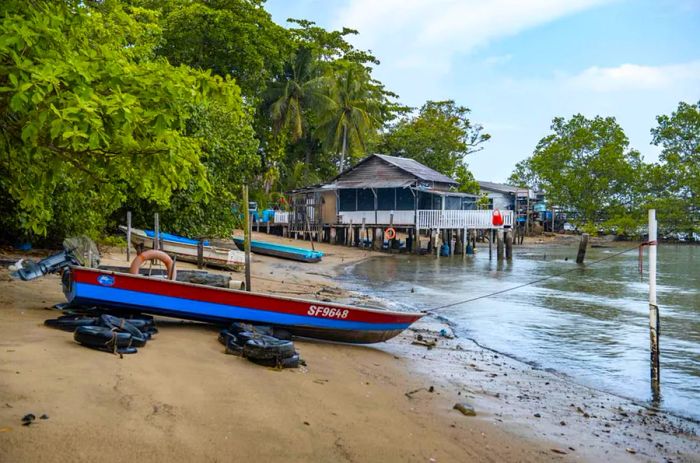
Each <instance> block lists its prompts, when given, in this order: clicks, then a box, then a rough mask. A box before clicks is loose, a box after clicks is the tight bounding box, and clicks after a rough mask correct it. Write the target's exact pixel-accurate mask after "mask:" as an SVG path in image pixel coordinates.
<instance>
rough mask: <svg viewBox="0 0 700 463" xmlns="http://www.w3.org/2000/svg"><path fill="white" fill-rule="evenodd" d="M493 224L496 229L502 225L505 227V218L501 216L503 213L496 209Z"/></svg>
mask: <svg viewBox="0 0 700 463" xmlns="http://www.w3.org/2000/svg"><path fill="white" fill-rule="evenodd" d="M491 223H492V224H493V226H494V227H500V226H501V225H503V216H502V215H501V211H499V210H498V209H494V211H493V217H492V218H491Z"/></svg>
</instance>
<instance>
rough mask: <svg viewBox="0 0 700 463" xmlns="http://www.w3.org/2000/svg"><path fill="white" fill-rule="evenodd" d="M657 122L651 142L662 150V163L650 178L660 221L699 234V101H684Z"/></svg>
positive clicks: (653, 199) (677, 228) (652, 195)
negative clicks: (693, 102)
mask: <svg viewBox="0 0 700 463" xmlns="http://www.w3.org/2000/svg"><path fill="white" fill-rule="evenodd" d="M656 121H657V123H658V126H657V127H656V128H654V129H652V131H651V133H652V137H653V138H652V143H653V144H654V145H657V146H661V148H662V151H661V156H660V160H661V164H660V165H659V166H655V168H654V169H653V171H652V172H650V175H649V179H650V184H651V185H650V190H651V195H650V196H651V200H652V201H653V204H654V205H655V206H656V207H657V209H658V217H659V221H660V223H661V224H662V226H663V225H665V227H669V225H670V228H671V229H672V230H674V231H675V230H679V231H700V102H698V103H696V104H688V103H685V102H681V103H679V105H678V108H677V109H676V111H674V112H673V113H672V114H671V115H670V116H667V115H661V116H658V117H657V118H656Z"/></svg>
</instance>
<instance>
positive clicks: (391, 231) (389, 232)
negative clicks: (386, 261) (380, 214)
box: [384, 227, 396, 241]
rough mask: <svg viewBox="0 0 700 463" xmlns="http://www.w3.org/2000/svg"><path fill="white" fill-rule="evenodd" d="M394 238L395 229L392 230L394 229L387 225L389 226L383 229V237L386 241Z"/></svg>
mask: <svg viewBox="0 0 700 463" xmlns="http://www.w3.org/2000/svg"><path fill="white" fill-rule="evenodd" d="M394 238H396V230H394V229H393V228H391V227H389V228H387V229H386V230H384V239H385V240H387V241H388V240H393V239H394Z"/></svg>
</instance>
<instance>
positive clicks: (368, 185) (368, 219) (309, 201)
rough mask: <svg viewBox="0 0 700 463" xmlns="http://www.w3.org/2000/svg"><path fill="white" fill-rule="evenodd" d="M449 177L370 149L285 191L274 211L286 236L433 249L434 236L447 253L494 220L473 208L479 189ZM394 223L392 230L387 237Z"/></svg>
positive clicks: (507, 215)
mask: <svg viewBox="0 0 700 463" xmlns="http://www.w3.org/2000/svg"><path fill="white" fill-rule="evenodd" d="M457 185H458V183H457V182H455V181H454V180H453V179H451V178H450V177H447V176H445V175H443V174H441V173H439V172H436V171H435V170H433V169H430V168H429V167H427V166H425V165H423V164H421V163H419V162H417V161H415V160H413V159H408V158H401V157H396V156H387V155H382V154H373V155H371V156H368V157H366V158H365V159H363V160H362V161H360V162H359V163H357V164H356V165H354V166H352V167H350V168H349V169H347V170H345V171H344V172H342V173H341V174H339V175H338V176H337V177H335V178H334V179H332V180H331V181H330V182H329V183H326V184H322V185H314V186H310V187H307V188H302V189H298V190H294V191H291V192H288V195H287V196H288V198H289V199H288V202H289V210H288V211H286V212H282V211H278V212H277V213H275V218H274V222H275V224H278V225H281V226H283V227H284V233H285V234H287V235H289V236H311V237H313V238H315V239H316V240H319V241H327V242H330V243H338V244H347V245H366V246H372V247H373V248H375V249H378V248H381V247H382V246H387V242H388V245H389V246H390V247H394V248H398V247H402V248H405V249H406V250H408V251H413V252H419V251H421V250H426V249H428V250H432V249H434V247H435V245H436V243H437V240H438V238H440V239H442V241H443V243H448V244H449V246H450V250H451V252H453V253H461V252H463V251H464V249H465V248H466V243H467V242H468V238H469V237H470V236H474V237H475V236H476V232H477V231H484V230H492V229H494V228H503V227H506V228H509V227H511V226H512V225H513V212H512V211H503V214H502V216H503V225H498V226H494V225H493V220H492V219H493V211H492V210H479V209H478V208H477V200H478V198H479V197H478V196H477V195H473V194H467V193H460V192H457V191H456V187H457ZM389 229H393V231H394V233H396V234H397V238H393V239H386V240H385V238H389V237H391V235H392V232H388V230H389Z"/></svg>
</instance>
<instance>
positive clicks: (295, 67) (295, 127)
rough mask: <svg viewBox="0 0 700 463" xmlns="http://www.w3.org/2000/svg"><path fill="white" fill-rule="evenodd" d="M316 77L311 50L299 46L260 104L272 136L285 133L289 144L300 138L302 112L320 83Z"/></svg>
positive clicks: (303, 118) (312, 99)
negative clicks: (266, 115)
mask: <svg viewBox="0 0 700 463" xmlns="http://www.w3.org/2000/svg"><path fill="white" fill-rule="evenodd" d="M317 74H318V73H317V72H316V68H315V66H314V61H313V55H312V53H311V50H309V49H308V48H304V47H302V48H300V49H299V50H297V52H296V53H295V55H294V57H293V59H292V60H291V61H290V62H288V63H287V64H286V65H285V72H284V77H283V78H282V79H281V80H279V81H276V82H273V83H272V84H271V85H270V87H269V89H268V91H267V94H266V95H265V100H264V105H265V107H266V108H267V110H268V111H269V115H270V120H271V121H272V129H273V131H274V133H275V134H279V133H280V132H282V131H283V130H288V131H289V136H290V140H291V141H292V142H296V141H297V140H299V139H300V138H301V137H302V136H303V135H304V133H305V131H306V127H305V126H306V123H305V117H304V112H305V111H306V110H307V106H311V105H313V103H314V101H315V96H316V94H317V93H318V92H319V88H320V84H321V80H320V77H319V76H318V75H317Z"/></svg>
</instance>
